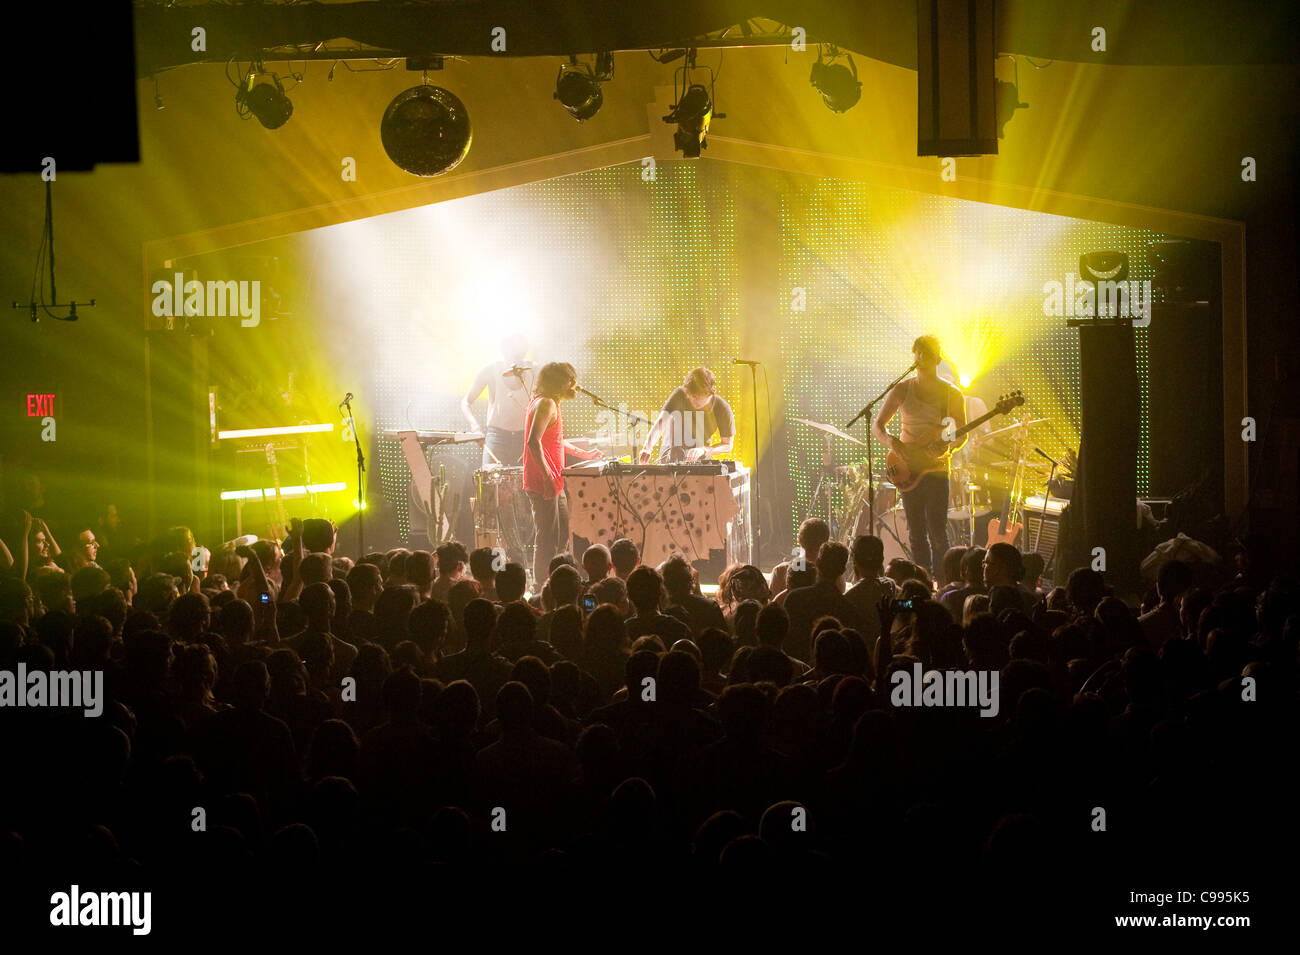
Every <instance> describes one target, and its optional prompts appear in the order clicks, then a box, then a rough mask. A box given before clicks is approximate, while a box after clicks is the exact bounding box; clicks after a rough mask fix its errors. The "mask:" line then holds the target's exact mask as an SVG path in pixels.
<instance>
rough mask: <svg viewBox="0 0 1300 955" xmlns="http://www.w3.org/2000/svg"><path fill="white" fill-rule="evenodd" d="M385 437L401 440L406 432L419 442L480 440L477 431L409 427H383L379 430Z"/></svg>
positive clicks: (460, 442) (438, 442)
mask: <svg viewBox="0 0 1300 955" xmlns="http://www.w3.org/2000/svg"><path fill="white" fill-rule="evenodd" d="M380 433H381V434H382V435H383V436H384V437H385V438H389V439H391V440H393V441H401V440H402V438H404V437H405V436H406V435H408V434H412V435H415V439H416V440H417V441H419V442H420V443H421V444H468V443H469V442H470V441H482V440H483V434H482V433H481V432H479V431H414V430H411V429H409V428H401V429H399V428H385V429H384V430H383V431H382V432H380Z"/></svg>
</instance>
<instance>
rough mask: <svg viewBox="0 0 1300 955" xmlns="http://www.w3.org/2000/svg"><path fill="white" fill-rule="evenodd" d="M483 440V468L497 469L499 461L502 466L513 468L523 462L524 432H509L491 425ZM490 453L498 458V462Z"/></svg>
mask: <svg viewBox="0 0 1300 955" xmlns="http://www.w3.org/2000/svg"><path fill="white" fill-rule="evenodd" d="M483 438H484V442H483V445H484V446H483V467H485V468H490V467H495V466H496V464H497V461H499V462H501V464H502V466H504V467H508V468H513V467H516V466H518V464H519V462H520V461H521V460H523V457H524V433H523V432H522V431H507V430H505V429H504V428H494V427H492V426H491V425H489V426H488V429H487V431H486V432H485V433H484V435H483ZM489 451H491V452H492V455H494V456H495V457H496V461H494V460H492V457H491V456H489V455H488V452H489Z"/></svg>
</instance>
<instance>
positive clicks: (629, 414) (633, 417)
mask: <svg viewBox="0 0 1300 955" xmlns="http://www.w3.org/2000/svg"><path fill="white" fill-rule="evenodd" d="M576 390H577V391H579V392H580V393H582V394H584V395H586V396H587V397H588V398H590V399H591V403H592V404H594V405H596V406H597V407H600V408H605V409H606V410H608V411H613V412H616V413H618V414H621V415H624V416H625V417H626V418H627V420H628V421H629V422H632V421H638V422H640V423H641V424H643V425H645V426H646V427H647V428H648V427H650V422H649V421H647V420H646V419H645V418H643V417H641V416H640V415H639V414H637V413H636V412H635V411H628V410H626V409H625V408H615V407H614V406H613V405H611V404H610V403H609V402H607V401H603V400H602V399H600V398H598V397H596V396H595V395H593V394H592V393H591V392H590V391H588V390H587V389H585V388H577V389H576Z"/></svg>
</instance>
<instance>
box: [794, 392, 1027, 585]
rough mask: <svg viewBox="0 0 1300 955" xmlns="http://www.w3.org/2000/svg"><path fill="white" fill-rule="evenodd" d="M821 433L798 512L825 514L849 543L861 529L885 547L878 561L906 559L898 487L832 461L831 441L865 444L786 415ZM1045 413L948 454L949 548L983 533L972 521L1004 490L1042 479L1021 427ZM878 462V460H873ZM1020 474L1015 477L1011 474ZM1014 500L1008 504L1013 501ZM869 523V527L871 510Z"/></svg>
mask: <svg viewBox="0 0 1300 955" xmlns="http://www.w3.org/2000/svg"><path fill="white" fill-rule="evenodd" d="M792 420H794V421H796V422H798V423H800V424H803V425H807V426H808V427H810V428H813V429H815V430H817V431H820V432H822V434H823V435H824V436H825V439H826V452H825V456H824V457H823V460H822V470H821V474H820V475H819V477H818V481H817V484H816V486H815V487H814V489H813V494H812V498H811V500H810V501H809V504H808V507H807V510H806V512H805V514H804V516H805V518H807V517H820V518H822V519H824V520H825V521H826V522H827V524H828V525H829V527H830V529H831V539H832V540H840V541H843V542H844V543H845V544H848V545H852V543H853V540H854V538H856V537H858V536H859V535H862V534H875V535H876V536H877V537H879V538H880V539H881V540H882V541H883V543H884V548H885V563H886V564H888V563H889V561H890V560H892V559H894V558H896V557H902V558H907V559H911V558H910V546H909V543H908V538H909V529H908V523H907V514H906V512H905V511H904V509H903V503H902V497H901V495H900V494H899V491H898V489H897V488H896V487H895V486H894V485H893V484H891V483H889V482H888V481H886V480H884V479H883V478H882V477H880V476H879V474H877V476H876V478H875V480H874V481H871V480H870V475H869V473H868V471H867V465H866V463H865V461H864V462H859V463H854V464H848V465H840V466H833V465H832V464H831V462H832V460H833V458H832V455H833V454H834V443H835V439H839V440H840V441H847V442H849V443H850V444H854V445H858V446H860V447H865V442H863V441H862V440H861V439H859V438H856V437H854V436H853V435H851V434H849V433H847V432H845V431H843V430H841V429H839V428H837V427H835V426H834V425H831V424H826V423H825V422H821V421H813V420H812V419H809V418H794V419H792ZM1045 421H1046V419H1045V418H1036V419H1030V418H1029V417H1028V416H1027V415H1026V416H1025V417H1023V418H1021V419H1020V420H1018V421H1016V422H1014V423H1012V424H1010V425H1007V426H1006V427H1003V428H998V429H995V430H992V431H988V432H985V433H982V434H981V433H979V432H978V431H977V432H972V435H971V439H970V440H969V441H968V442H967V443H966V445H965V446H964V447H962V448H961V450H959V451H958V452H956V453H955V454H953V456H952V458H951V461H950V466H949V472H948V473H949V487H950V489H951V490H950V494H951V497H950V500H949V506H948V539H949V542H950V543H951V544H952V545H953V546H970V545H971V544H972V543H975V542H982V541H983V540H984V539H985V538H984V533H982V532H981V528H977V527H976V519H977V518H980V517H987V516H988V515H990V514H991V513H995V512H996V509H997V508H1000V507H1001V506H1002V502H1003V500H1004V499H1005V498H1006V497H1007V495H1008V493H1009V492H1013V493H1014V496H1015V497H1016V498H1017V500H1018V501H1021V502H1023V499H1024V497H1025V496H1027V494H1028V493H1030V489H1029V485H1030V484H1031V483H1039V482H1036V481H1034V480H1033V479H1034V478H1035V477H1039V476H1041V478H1042V479H1043V480H1046V478H1047V476H1048V471H1047V469H1046V468H1045V467H1043V468H1040V467H1039V466H1038V465H1037V464H1036V463H1035V462H1031V461H1029V460H1028V459H1027V457H1026V455H1025V441H1024V440H1023V436H1024V434H1026V433H1027V430H1028V428H1030V427H1033V426H1034V425H1038V424H1042V423H1043V422H1045ZM878 463H879V462H878ZM1017 475H1019V478H1020V479H1019V480H1017ZM873 484H874V487H875V507H874V508H872V507H871V502H870V495H871V486H872V485H873ZM1013 503H1014V502H1013ZM873 513H874V516H875V527H874V528H873V527H872V514H873Z"/></svg>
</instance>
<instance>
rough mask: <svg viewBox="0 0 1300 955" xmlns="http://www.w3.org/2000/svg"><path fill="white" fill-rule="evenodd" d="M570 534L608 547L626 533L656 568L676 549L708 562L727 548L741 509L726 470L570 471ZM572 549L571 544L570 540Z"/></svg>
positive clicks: (567, 480) (567, 484)
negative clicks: (729, 528)
mask: <svg viewBox="0 0 1300 955" xmlns="http://www.w3.org/2000/svg"><path fill="white" fill-rule="evenodd" d="M564 487H565V490H566V491H567V492H568V495H569V532H570V533H571V534H572V535H573V536H574V537H584V538H586V539H587V540H589V541H591V542H592V543H600V544H604V545H605V546H606V547H608V546H609V545H610V544H612V543H613V542H614V541H616V540H618V539H619V538H620V537H626V538H628V539H629V540H630V541H632V543H634V544H636V545H637V548H638V549H639V550H640V551H641V561H642V563H645V564H649V565H651V566H655V565H657V564H659V563H660V562H662V561H664V560H666V559H667V558H669V557H671V556H672V555H673V554H675V553H680V554H682V555H683V556H684V557H685V558H686V559H687V560H689V561H696V560H706V559H707V558H708V556H709V551H710V550H725V549H726V547H727V524H728V523H729V522H730V521H731V520H732V519H733V518H735V516H736V515H737V514H739V513H740V506H739V505H738V504H737V503H736V499H735V497H733V496H732V491H731V479H730V476H729V475H727V474H689V475H688V474H683V475H670V474H648V475H644V476H640V477H638V476H637V475H635V474H628V475H617V476H616V475H599V474H581V473H574V472H571V471H566V472H565V475H564ZM570 546H571V547H572V543H570Z"/></svg>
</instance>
